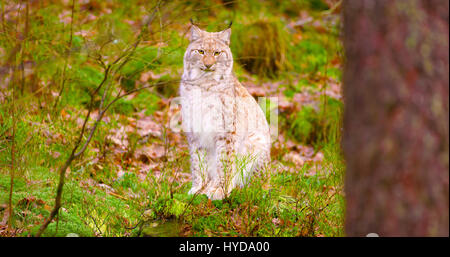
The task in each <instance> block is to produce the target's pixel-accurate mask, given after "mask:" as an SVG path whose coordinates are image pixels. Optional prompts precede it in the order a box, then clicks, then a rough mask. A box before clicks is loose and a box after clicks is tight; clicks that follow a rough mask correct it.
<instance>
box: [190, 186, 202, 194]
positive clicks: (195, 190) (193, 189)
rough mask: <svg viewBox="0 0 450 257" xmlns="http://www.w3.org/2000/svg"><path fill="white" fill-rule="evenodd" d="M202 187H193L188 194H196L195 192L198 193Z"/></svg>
mask: <svg viewBox="0 0 450 257" xmlns="http://www.w3.org/2000/svg"><path fill="white" fill-rule="evenodd" d="M200 189H201V187H192V188H191V190H189V192H188V194H189V195H194V194H196V193H197V192H198V191H199V190H200Z"/></svg>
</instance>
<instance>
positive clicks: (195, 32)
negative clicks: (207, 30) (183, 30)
mask: <svg viewBox="0 0 450 257" xmlns="http://www.w3.org/2000/svg"><path fill="white" fill-rule="evenodd" d="M201 36H202V30H201V29H199V27H197V26H195V25H192V26H191V37H190V38H189V41H191V42H194V41H195V40H197V39H199V38H200V37H201Z"/></svg>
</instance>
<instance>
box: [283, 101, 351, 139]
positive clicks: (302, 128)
mask: <svg viewBox="0 0 450 257" xmlns="http://www.w3.org/2000/svg"><path fill="white" fill-rule="evenodd" d="M318 108H319V109H316V108H314V107H312V106H307V105H306V106H303V107H302V109H301V110H300V111H299V112H297V113H294V114H293V115H292V117H291V118H289V120H288V121H287V122H288V123H289V124H290V126H291V127H290V129H289V130H288V131H289V134H290V135H291V136H292V137H294V138H295V139H296V140H298V142H301V143H305V144H313V145H317V144H326V143H338V142H339V140H340V130H341V127H342V126H341V124H342V122H341V115H342V111H343V109H342V108H343V106H342V102H340V101H338V100H336V99H334V98H330V97H328V96H322V99H321V101H320V105H319V107H318Z"/></svg>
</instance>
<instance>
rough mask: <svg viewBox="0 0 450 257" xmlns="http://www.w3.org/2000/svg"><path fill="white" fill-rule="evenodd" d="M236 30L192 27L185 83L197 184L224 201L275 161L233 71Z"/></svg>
mask: <svg viewBox="0 0 450 257" xmlns="http://www.w3.org/2000/svg"><path fill="white" fill-rule="evenodd" d="M230 35H231V29H230V28H229V29H226V30H224V31H221V32H206V31H203V30H201V29H199V28H198V27H196V26H194V25H193V26H192V27H191V31H190V44H189V46H188V48H187V50H186V52H185V55H184V73H183V75H182V78H181V83H180V97H181V107H182V128H183V130H184V132H185V134H186V137H187V140H188V143H189V153H190V158H191V172H192V188H191V190H190V191H189V193H190V194H195V193H204V194H206V195H207V196H208V197H209V198H210V199H223V198H224V197H225V196H227V195H228V194H229V193H230V192H231V190H232V189H233V188H234V187H236V186H243V185H244V184H245V183H246V182H247V181H248V179H249V177H250V176H251V175H252V173H253V172H255V171H256V170H260V169H262V168H263V166H264V165H265V164H266V163H268V161H269V160H270V133H269V126H268V124H267V121H266V118H265V115H264V113H263V111H262V110H261V108H260V107H259V105H258V104H257V102H256V101H255V99H254V98H253V97H252V96H251V95H250V94H249V93H248V91H247V89H245V88H244V87H243V86H242V85H241V84H240V83H239V81H238V80H237V79H236V77H235V76H234V75H233V72H232V69H233V57H232V54H231V50H230V48H229V44H230Z"/></svg>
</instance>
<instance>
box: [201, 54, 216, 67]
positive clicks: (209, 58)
mask: <svg viewBox="0 0 450 257" xmlns="http://www.w3.org/2000/svg"><path fill="white" fill-rule="evenodd" d="M214 63H215V59H214V57H212V56H205V57H204V58H203V64H204V65H205V67H206V68H207V69H209V68H211V67H212V66H213V65H214Z"/></svg>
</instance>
